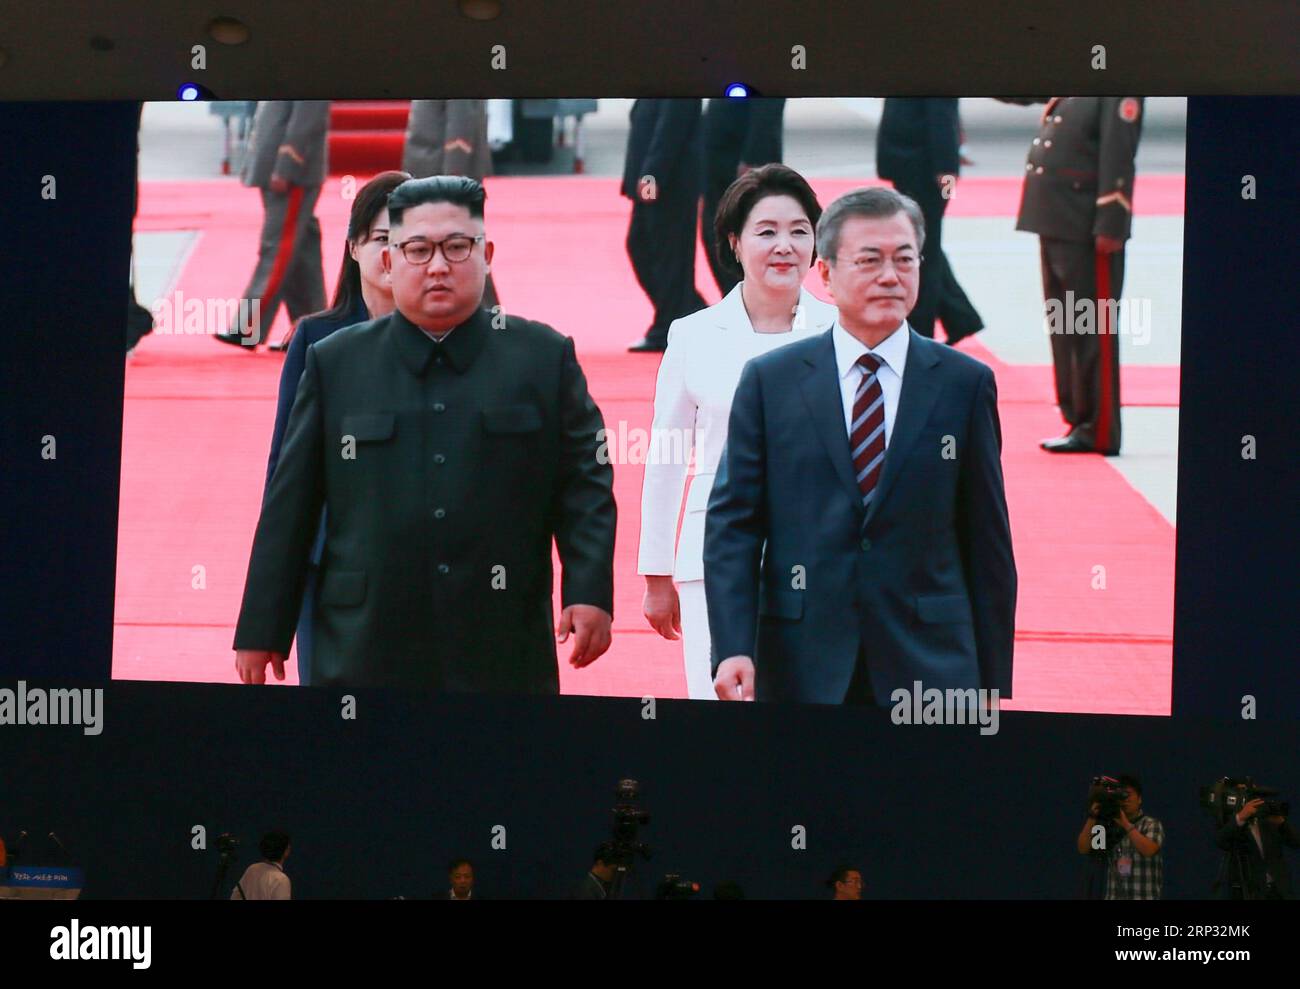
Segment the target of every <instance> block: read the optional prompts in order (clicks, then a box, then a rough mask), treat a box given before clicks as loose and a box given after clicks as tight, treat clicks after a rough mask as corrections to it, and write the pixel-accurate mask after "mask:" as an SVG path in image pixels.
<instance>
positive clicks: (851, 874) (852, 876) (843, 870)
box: [826, 865, 862, 900]
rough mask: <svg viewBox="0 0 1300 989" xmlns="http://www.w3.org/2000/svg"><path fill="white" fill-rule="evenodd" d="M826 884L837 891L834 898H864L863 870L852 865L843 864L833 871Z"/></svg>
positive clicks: (833, 895) (832, 896)
mask: <svg viewBox="0 0 1300 989" xmlns="http://www.w3.org/2000/svg"><path fill="white" fill-rule="evenodd" d="M826 885H827V887H829V888H830V889H832V890H834V891H835V892H834V893H833V894H832V895H831V899H832V900H860V899H862V871H861V870H860V869H857V868H855V867H854V866H851V865H842V866H840V867H839V868H837V869H836V870H835V871H834V872H832V873H831V875H830V878H829V879H827V880H826Z"/></svg>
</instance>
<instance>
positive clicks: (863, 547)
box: [862, 539, 871, 553]
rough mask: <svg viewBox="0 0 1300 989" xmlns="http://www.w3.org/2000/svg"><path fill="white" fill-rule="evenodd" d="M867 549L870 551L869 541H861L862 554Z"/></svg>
mask: <svg viewBox="0 0 1300 989" xmlns="http://www.w3.org/2000/svg"><path fill="white" fill-rule="evenodd" d="M869 549H871V540H870V539H864V540H862V552H864V553H865V552H866V551H867V550H869Z"/></svg>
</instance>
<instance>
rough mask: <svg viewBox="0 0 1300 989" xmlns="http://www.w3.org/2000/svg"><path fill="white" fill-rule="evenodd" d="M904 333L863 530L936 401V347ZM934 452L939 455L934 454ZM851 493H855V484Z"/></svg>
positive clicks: (878, 508) (931, 342) (884, 497)
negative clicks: (890, 425)
mask: <svg viewBox="0 0 1300 989" xmlns="http://www.w3.org/2000/svg"><path fill="white" fill-rule="evenodd" d="M907 332H908V333H909V334H910V338H909V343H908V346H907V366H906V367H904V368H903V390H902V392H901V393H900V394H899V396H898V412H897V413H896V414H895V417H894V431H893V433H892V434H891V435H890V437H889V446H888V448H887V449H886V450H885V463H884V466H883V467H881V469H880V481H879V482H878V483H877V484H876V493H875V496H874V497H873V498H872V499H871V511H869V512H868V513H867V516H866V518H865V519H864V520H863V523H862V525H863V528H866V526H868V525H870V524H871V520H872V519H873V518H875V517H876V515H878V514H879V512H880V506H881V505H882V504H884V502H885V499H886V498H888V497H889V491H890V488H892V487H893V485H894V482H895V481H896V480H897V479H898V475H899V472H900V471H901V470H902V469H903V463H904V462H905V461H906V460H907V457H908V454H909V453H910V452H911V449H912V447H914V446H915V445H916V441H917V439H918V437H920V435H921V429H922V427H923V426H924V425H925V423H926V420H927V419H929V418H930V410H931V409H932V408H934V403H935V400H936V399H937V398H938V397H939V375H938V372H936V371H935V367H936V366H937V365H938V363H939V357H938V354H937V353H936V352H935V348H936V347H937V346H938V344H936V343H934V341H932V340H927V339H926V338H925V337H923V336H921V335H920V334H919V333H917V332H916V331H915V330H913V329H911V328H910V327H909V328H908V331H907ZM837 397H838V396H837ZM843 425H844V423H843V412H841V414H840V427H841V431H842V430H843ZM846 444H847V441H846ZM934 452H935V453H936V454H937V453H938V451H937V450H936V451H934ZM854 490H857V485H856V483H855V484H854Z"/></svg>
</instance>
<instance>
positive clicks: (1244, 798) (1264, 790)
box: [1201, 776, 1291, 826]
mask: <svg viewBox="0 0 1300 989" xmlns="http://www.w3.org/2000/svg"><path fill="white" fill-rule="evenodd" d="M1280 792H1281V791H1280V790H1278V789H1276V788H1275V787H1271V786H1261V785H1260V784H1258V783H1256V782H1255V781H1254V780H1253V779H1251V778H1250V777H1249V776H1246V777H1244V778H1242V779H1234V778H1233V777H1231V776H1225V777H1223V778H1222V779H1221V780H1219V781H1218V782H1217V783H1213V784H1211V785H1210V786H1203V787H1201V806H1202V807H1204V808H1205V809H1206V810H1207V811H1209V812H1210V813H1211V814H1212V815H1214V819H1215V821H1216V822H1217V823H1218V824H1219V825H1220V826H1222V825H1224V824H1227V823H1228V821H1229V820H1231V819H1232V818H1234V817H1236V816H1237V814H1238V813H1240V811H1241V808H1243V807H1245V806H1246V804H1248V803H1250V802H1251V801H1252V800H1263V801H1264V803H1263V804H1262V805H1261V806H1260V808H1259V810H1258V811H1256V813H1257V814H1258V815H1259V816H1260V817H1287V816H1289V815H1290V813H1291V804H1290V803H1288V802H1287V801H1285V800H1278V799H1277V796H1278V794H1279V793H1280Z"/></svg>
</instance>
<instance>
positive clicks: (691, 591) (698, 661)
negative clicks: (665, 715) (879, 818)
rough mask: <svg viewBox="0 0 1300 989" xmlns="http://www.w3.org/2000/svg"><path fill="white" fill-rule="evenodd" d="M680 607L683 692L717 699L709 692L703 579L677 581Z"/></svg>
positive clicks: (692, 696)
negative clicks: (684, 676)
mask: <svg viewBox="0 0 1300 989" xmlns="http://www.w3.org/2000/svg"><path fill="white" fill-rule="evenodd" d="M677 601H678V603H679V605H680V606H681V610H682V657H683V660H684V662H685V664H686V696H687V697H689V698H690V699H691V700H710V701H712V700H717V699H718V695H717V694H715V693H714V692H713V669H712V653H713V648H712V642H711V640H710V638H709V607H708V604H707V603H706V602H705V598H704V581H703V580H684V581H682V582H681V583H679V584H678V585H677Z"/></svg>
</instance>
